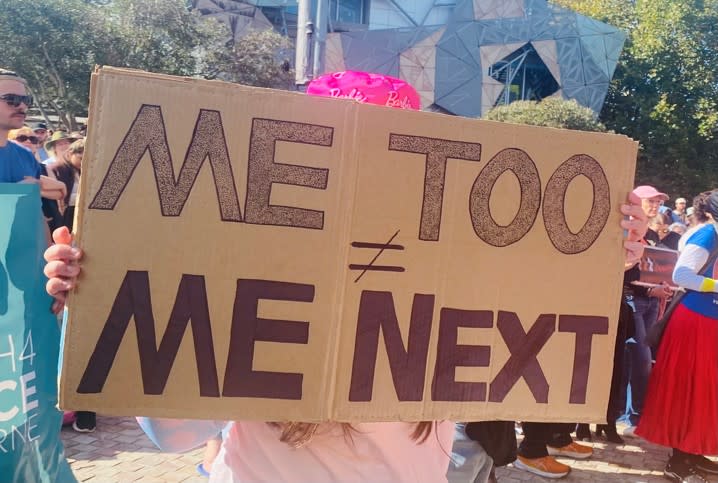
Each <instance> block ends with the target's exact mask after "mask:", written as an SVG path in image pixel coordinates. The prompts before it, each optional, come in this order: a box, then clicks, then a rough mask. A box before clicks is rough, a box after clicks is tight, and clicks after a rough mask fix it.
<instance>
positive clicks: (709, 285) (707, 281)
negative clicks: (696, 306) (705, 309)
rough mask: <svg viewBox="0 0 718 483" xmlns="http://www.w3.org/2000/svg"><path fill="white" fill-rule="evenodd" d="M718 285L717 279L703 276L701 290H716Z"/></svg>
mask: <svg viewBox="0 0 718 483" xmlns="http://www.w3.org/2000/svg"><path fill="white" fill-rule="evenodd" d="M715 286H716V281H715V280H714V279H712V278H708V277H705V278H703V282H701V287H700V291H701V292H714V291H715Z"/></svg>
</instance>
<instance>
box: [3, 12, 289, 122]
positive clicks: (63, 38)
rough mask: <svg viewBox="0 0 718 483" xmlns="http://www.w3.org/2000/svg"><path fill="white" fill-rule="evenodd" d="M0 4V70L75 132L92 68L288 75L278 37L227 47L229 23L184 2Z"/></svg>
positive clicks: (259, 80)
mask: <svg viewBox="0 0 718 483" xmlns="http://www.w3.org/2000/svg"><path fill="white" fill-rule="evenodd" d="M2 5H3V14H2V15H1V16H0V45H2V46H3V48H2V49H0V67H6V68H10V69H13V70H15V71H17V72H19V73H20V74H21V75H22V76H23V77H25V78H26V79H27V80H28V81H29V83H30V89H31V91H32V94H33V95H35V97H36V100H37V101H38V102H37V103H38V104H39V107H40V109H41V110H42V111H43V114H44V115H45V116H46V117H47V114H50V113H52V114H57V115H58V116H59V119H60V124H61V125H62V127H64V128H66V129H70V130H74V129H76V123H75V117H76V116H83V115H86V113H87V104H88V98H89V81H90V73H91V72H92V71H93V69H94V68H95V66H96V65H111V66H115V67H130V68H136V69H142V70H146V71H150V72H158V73H166V74H175V75H182V76H198V77H204V78H223V79H227V80H232V81H237V82H243V83H247V84H252V85H261V86H265V87H269V86H271V87H277V86H279V85H284V84H282V83H281V82H272V80H275V81H276V80H278V79H280V78H282V79H284V78H286V77H287V76H288V75H289V74H288V73H287V69H282V68H281V67H282V62H280V60H279V58H278V57H277V52H279V51H281V48H284V44H283V43H282V42H280V41H279V40H278V39H277V37H279V36H278V35H276V34H274V33H273V32H270V33H264V34H252V35H251V36H250V37H249V39H248V42H247V44H246V45H245V42H243V41H242V42H240V43H238V44H237V45H234V46H233V45H230V43H229V42H228V39H229V38H230V33H229V30H228V28H227V27H226V26H225V25H224V24H221V23H219V22H218V21H217V20H216V19H214V18H211V17H203V16H201V15H200V14H199V12H195V11H191V10H189V9H188V5H187V2H186V0H52V1H48V0H2ZM279 38H280V39H281V37H279ZM265 41H266V42H267V45H264V44H262V42H265ZM272 47H276V49H275V51H273V52H270V51H271V48H272ZM282 76H284V77H282Z"/></svg>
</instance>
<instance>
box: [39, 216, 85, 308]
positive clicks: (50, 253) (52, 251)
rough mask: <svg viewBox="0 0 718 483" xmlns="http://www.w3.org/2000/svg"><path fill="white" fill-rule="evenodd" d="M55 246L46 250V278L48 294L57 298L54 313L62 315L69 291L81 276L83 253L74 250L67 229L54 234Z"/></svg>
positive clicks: (61, 228)
mask: <svg viewBox="0 0 718 483" xmlns="http://www.w3.org/2000/svg"><path fill="white" fill-rule="evenodd" d="M52 239H53V241H54V242H55V244H54V245H52V246H51V247H49V248H48V249H47V250H45V260H46V261H47V265H45V276H46V277H47V278H48V279H49V280H48V281H47V286H46V288H47V293H49V294H50V295H52V296H53V297H55V302H53V304H52V312H53V313H55V314H58V313H60V311H61V310H62V308H63V307H64V305H65V298H66V297H67V292H68V290H70V289H72V288H73V287H74V286H75V283H76V280H77V276H78V275H79V274H80V266H79V265H78V263H79V261H80V259H81V258H82V251H81V250H80V249H79V248H73V247H72V246H71V244H72V235H71V234H70V231H69V230H68V229H67V228H66V227H64V226H63V227H60V228H58V229H57V230H55V231H54V232H53V233H52Z"/></svg>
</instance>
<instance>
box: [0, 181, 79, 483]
mask: <svg viewBox="0 0 718 483" xmlns="http://www.w3.org/2000/svg"><path fill="white" fill-rule="evenodd" d="M45 230H46V228H45V224H44V221H43V218H42V211H41V208H40V193H39V189H38V187H37V186H35V185H24V184H6V183H0V481H1V482H2V483H20V482H34V483H51V482H52V483H65V482H69V483H71V482H75V481H76V480H75V478H74V476H73V475H72V472H71V470H70V467H69V465H68V464H67V461H66V460H65V454H64V449H63V446H62V442H61V440H60V426H61V424H62V414H61V413H60V411H59V410H58V409H57V407H56V406H57V360H58V354H59V350H60V327H59V325H58V323H57V319H56V318H55V316H54V315H53V314H52V313H50V304H51V302H52V300H51V298H50V297H49V296H48V295H47V294H46V293H45V283H46V279H45V277H44V275H43V273H42V269H43V265H44V260H43V257H42V253H43V251H44V250H45V248H46V246H47V236H46V231H45Z"/></svg>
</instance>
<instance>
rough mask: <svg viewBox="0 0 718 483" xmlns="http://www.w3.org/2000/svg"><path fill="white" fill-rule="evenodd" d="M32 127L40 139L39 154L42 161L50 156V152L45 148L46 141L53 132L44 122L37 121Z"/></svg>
mask: <svg viewBox="0 0 718 483" xmlns="http://www.w3.org/2000/svg"><path fill="white" fill-rule="evenodd" d="M31 128H32V132H34V133H35V136H37V139H38V140H39V143H38V148H37V156H38V157H39V158H40V161H45V160H46V159H47V158H49V157H50V153H48V152H47V150H45V142H46V141H47V138H48V137H50V134H52V133H51V132H50V130H49V129H48V128H47V124H45V123H44V122H36V123H35V124H33V125H32V126H31Z"/></svg>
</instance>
